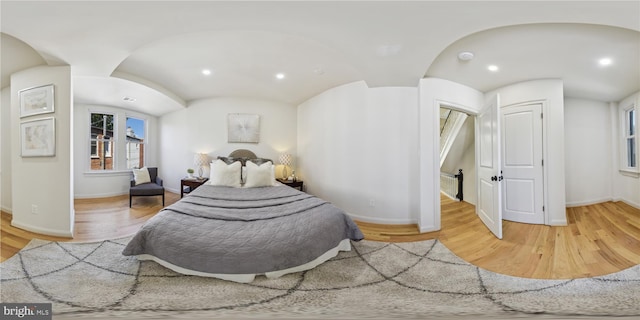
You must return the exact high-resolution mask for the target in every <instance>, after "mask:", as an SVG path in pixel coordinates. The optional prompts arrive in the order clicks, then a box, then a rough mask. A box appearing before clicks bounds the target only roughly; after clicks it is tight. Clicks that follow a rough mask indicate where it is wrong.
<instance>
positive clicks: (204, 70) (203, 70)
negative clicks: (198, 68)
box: [202, 69, 211, 76]
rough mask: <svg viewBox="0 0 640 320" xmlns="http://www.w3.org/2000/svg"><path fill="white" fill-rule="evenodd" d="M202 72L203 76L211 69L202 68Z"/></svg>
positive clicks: (209, 72)
mask: <svg viewBox="0 0 640 320" xmlns="http://www.w3.org/2000/svg"><path fill="white" fill-rule="evenodd" d="M202 74H204V75H205V76H208V75H210V74H211V70H209V69H202Z"/></svg>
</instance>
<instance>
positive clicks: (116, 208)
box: [0, 192, 180, 262]
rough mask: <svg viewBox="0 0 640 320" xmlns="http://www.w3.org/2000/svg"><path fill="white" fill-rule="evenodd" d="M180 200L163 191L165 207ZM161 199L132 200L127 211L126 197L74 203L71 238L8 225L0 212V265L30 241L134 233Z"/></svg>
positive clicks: (94, 238)
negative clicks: (47, 234) (73, 224)
mask: <svg viewBox="0 0 640 320" xmlns="http://www.w3.org/2000/svg"><path fill="white" fill-rule="evenodd" d="M179 199H180V195H179V194H175V193H171V192H165V205H170V204H172V203H174V202H176V201H178V200H179ZM161 204H162V202H161V200H160V197H159V196H158V197H134V198H133V206H132V208H129V195H123V196H117V197H110V198H101V199H76V200H75V205H74V208H75V211H76V216H75V226H74V229H75V230H74V238H73V239H69V238H60V237H52V236H46V235H42V234H37V233H33V232H29V231H25V230H22V229H18V228H15V227H12V226H11V215H10V214H8V213H6V212H2V214H1V216H2V219H1V223H0V241H1V245H0V262H1V261H4V260H6V259H9V258H10V257H12V256H13V255H14V254H16V252H18V251H20V249H22V248H23V247H24V246H26V245H27V243H29V241H31V239H33V238H38V239H44V240H51V241H68V242H90V241H100V240H106V239H115V238H121V237H125V236H129V235H132V234H134V233H135V232H136V231H137V230H138V229H139V228H140V227H141V226H142V224H144V222H145V221H147V220H148V219H149V218H151V217H153V216H154V215H155V214H156V213H157V212H158V211H159V210H160V209H162V205H161Z"/></svg>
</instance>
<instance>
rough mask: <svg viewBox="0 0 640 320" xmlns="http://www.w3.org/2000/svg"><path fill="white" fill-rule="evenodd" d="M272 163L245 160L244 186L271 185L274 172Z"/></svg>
mask: <svg viewBox="0 0 640 320" xmlns="http://www.w3.org/2000/svg"><path fill="white" fill-rule="evenodd" d="M273 167H274V166H273V164H272V163H271V162H265V163H263V164H262V165H257V164H255V163H253V162H252V161H247V166H246V169H247V179H246V180H245V182H244V186H245V187H246V188H256V187H269V186H272V185H273V181H274V178H273V177H274V176H275V173H274V172H273V171H274V170H273Z"/></svg>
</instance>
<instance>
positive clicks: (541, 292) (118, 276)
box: [0, 238, 640, 319]
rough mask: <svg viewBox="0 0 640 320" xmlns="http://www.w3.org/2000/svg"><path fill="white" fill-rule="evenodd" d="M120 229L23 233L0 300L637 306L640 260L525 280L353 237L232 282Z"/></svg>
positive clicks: (85, 308) (242, 311)
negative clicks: (144, 248)
mask: <svg viewBox="0 0 640 320" xmlns="http://www.w3.org/2000/svg"><path fill="white" fill-rule="evenodd" d="M128 240H129V238H124V239H118V240H110V241H103V242H97V243H84V244H77V243H64V242H62V243H61V242H49V241H43V240H33V241H31V242H30V243H29V245H27V247H25V248H24V249H23V250H21V251H20V252H19V253H18V254H16V255H15V256H14V257H12V258H10V259H9V260H7V261H5V262H3V263H2V264H0V271H1V283H0V284H1V287H0V291H1V295H0V297H1V299H2V302H5V303H9V302H21V303H27V302H28V303H36V302H44V303H52V306H53V312H54V319H66V318H75V319H81V318H82V319H84V318H89V319H98V318H104V319H107V318H109V319H111V318H126V319H132V318H140V319H172V318H180V319H220V318H222V319H230V318H247V319H250V318H257V319H265V318H273V319H297V318H299V319H310V318H312V319H320V318H324V319H362V318H367V319H390V318H417V319H432V318H433V319H448V318H462V317H464V318H466V317H468V318H473V319H477V318H485V317H486V318H499V319H514V318H545V319H546V318H554V319H560V318H562V319H564V318H583V317H589V318H592V317H594V318H602V317H605V316H617V317H623V318H627V317H629V318H636V317H638V316H640V266H635V267H633V268H630V269H627V270H624V271H621V272H618V273H615V274H611V275H607V276H601V277H596V278H585V279H574V280H535V279H526V278H517V277H512V276H505V275H500V274H496V273H493V272H490V271H487V270H483V269H480V268H478V267H476V266H473V265H471V264H469V263H467V262H465V261H464V260H462V259H460V258H458V257H457V256H456V255H454V254H453V253H452V252H451V251H449V250H448V249H447V248H446V247H445V246H444V245H443V244H442V243H440V242H439V241H437V240H428V241H421V242H412V243H383V242H373V241H361V242H354V243H353V250H352V251H350V252H343V253H340V254H339V255H338V256H337V257H335V258H333V259H331V260H330V261H328V262H326V263H324V264H322V265H320V266H318V267H317V268H315V269H312V270H309V271H306V272H299V273H295V274H290V275H287V276H284V277H282V278H279V279H266V278H265V277H263V276H259V277H257V278H256V280H255V281H254V282H252V283H250V284H238V283H234V282H228V281H224V280H217V279H212V278H202V277H196V276H185V275H181V274H177V273H175V272H173V271H171V270H168V269H166V268H164V267H162V266H160V265H158V264H156V263H155V262H151V261H144V262H139V261H138V260H137V259H136V258H135V257H125V256H123V255H122V254H121V251H122V249H123V248H124V246H125V245H126V243H127V242H128Z"/></svg>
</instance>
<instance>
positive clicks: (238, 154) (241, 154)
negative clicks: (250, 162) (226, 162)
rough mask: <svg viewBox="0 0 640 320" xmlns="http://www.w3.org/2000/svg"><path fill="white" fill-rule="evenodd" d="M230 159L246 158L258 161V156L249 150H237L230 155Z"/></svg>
mask: <svg viewBox="0 0 640 320" xmlns="http://www.w3.org/2000/svg"><path fill="white" fill-rule="evenodd" d="M229 157H230V158H246V159H256V158H258V157H256V154H255V153H253V151H251V150H247V149H237V150H234V151H232V152H231V153H229Z"/></svg>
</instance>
